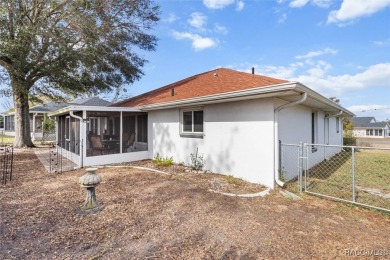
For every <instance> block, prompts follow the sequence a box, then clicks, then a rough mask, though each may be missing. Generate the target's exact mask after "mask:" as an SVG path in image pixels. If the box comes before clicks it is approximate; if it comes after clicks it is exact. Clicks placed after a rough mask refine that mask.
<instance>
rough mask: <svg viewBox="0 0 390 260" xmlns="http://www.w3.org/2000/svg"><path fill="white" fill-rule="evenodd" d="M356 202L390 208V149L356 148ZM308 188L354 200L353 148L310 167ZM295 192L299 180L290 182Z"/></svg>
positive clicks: (289, 185)
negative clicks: (351, 150)
mask: <svg viewBox="0 0 390 260" xmlns="http://www.w3.org/2000/svg"><path fill="white" fill-rule="evenodd" d="M354 166H355V196H356V201H357V202H360V203H365V204H369V205H372V206H377V207H382V208H386V209H390V150H375V149H356V152H355V165H354ZM307 176H308V182H307V189H308V190H309V191H311V192H316V193H320V194H324V195H328V196H333V197H337V198H341V199H345V200H352V156H351V152H350V151H348V150H347V151H342V152H341V153H339V154H337V155H335V156H333V157H331V158H330V159H329V160H327V161H323V162H321V163H319V164H317V165H316V166H314V167H313V168H311V169H309V171H308V173H307ZM288 187H289V190H291V191H296V190H297V187H298V184H297V182H296V181H295V182H291V183H289V184H288Z"/></svg>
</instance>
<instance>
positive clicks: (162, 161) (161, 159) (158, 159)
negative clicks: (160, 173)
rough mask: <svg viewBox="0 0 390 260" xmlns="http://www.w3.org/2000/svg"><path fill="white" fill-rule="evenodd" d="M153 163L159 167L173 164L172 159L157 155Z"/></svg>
mask: <svg viewBox="0 0 390 260" xmlns="http://www.w3.org/2000/svg"><path fill="white" fill-rule="evenodd" d="M153 161H154V162H155V163H156V164H157V165H159V166H170V165H172V164H173V163H174V162H173V157H172V156H171V157H165V158H164V157H162V156H161V155H160V154H159V153H157V154H156V156H155V157H154V159H153Z"/></svg>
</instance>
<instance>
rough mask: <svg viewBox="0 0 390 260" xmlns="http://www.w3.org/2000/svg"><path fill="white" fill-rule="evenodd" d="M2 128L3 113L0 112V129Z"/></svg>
mask: <svg viewBox="0 0 390 260" xmlns="http://www.w3.org/2000/svg"><path fill="white" fill-rule="evenodd" d="M3 130H4V115H3V114H0V131H3Z"/></svg>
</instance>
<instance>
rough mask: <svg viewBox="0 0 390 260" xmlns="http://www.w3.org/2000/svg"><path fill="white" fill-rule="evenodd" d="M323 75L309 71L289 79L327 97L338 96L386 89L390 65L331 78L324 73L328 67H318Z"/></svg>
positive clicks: (377, 66)
mask: <svg viewBox="0 0 390 260" xmlns="http://www.w3.org/2000/svg"><path fill="white" fill-rule="evenodd" d="M318 68H319V69H320V70H321V69H322V70H323V71H322V72H323V73H316V71H313V70H311V69H309V70H308V71H307V72H306V73H303V74H301V75H300V76H298V77H294V78H291V79H292V80H295V81H299V82H302V83H304V84H305V85H307V86H309V87H310V88H313V89H314V90H316V91H318V92H320V93H322V94H324V95H328V96H340V95H341V94H343V93H346V92H348V91H351V90H358V89H364V88H370V87H388V82H389V81H390V63H380V64H375V65H372V66H370V67H368V68H367V69H366V70H364V71H363V72H360V73H356V74H344V75H337V76H332V75H328V74H327V73H326V72H327V70H328V69H329V67H326V66H324V67H318Z"/></svg>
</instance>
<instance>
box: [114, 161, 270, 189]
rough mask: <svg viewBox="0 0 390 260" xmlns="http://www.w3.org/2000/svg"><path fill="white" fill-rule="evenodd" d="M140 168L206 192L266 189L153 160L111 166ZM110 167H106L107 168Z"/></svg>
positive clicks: (253, 184) (235, 179)
mask: <svg viewBox="0 0 390 260" xmlns="http://www.w3.org/2000/svg"><path fill="white" fill-rule="evenodd" d="M116 165H119V166H141V167H147V168H151V169H156V170H159V171H163V172H166V173H169V174H171V175H172V176H171V178H173V179H177V180H184V181H186V182H189V183H194V184H196V185H197V186H198V187H201V188H203V189H206V190H209V189H211V190H215V191H219V192H228V193H234V194H247V193H257V192H261V191H263V190H265V189H266V187H264V186H263V185H260V184H255V183H249V182H246V181H243V180H241V179H238V178H234V177H233V176H229V175H222V174H215V173H210V172H196V171H191V169H190V168H189V167H187V166H185V165H181V164H179V165H178V164H174V165H170V166H160V165H157V164H156V163H155V162H153V160H142V161H137V162H130V163H121V164H113V165H112V166H116ZM109 166H110V165H108V167H109Z"/></svg>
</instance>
